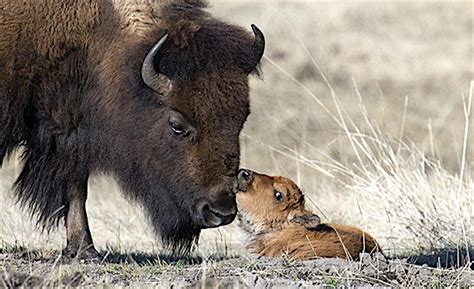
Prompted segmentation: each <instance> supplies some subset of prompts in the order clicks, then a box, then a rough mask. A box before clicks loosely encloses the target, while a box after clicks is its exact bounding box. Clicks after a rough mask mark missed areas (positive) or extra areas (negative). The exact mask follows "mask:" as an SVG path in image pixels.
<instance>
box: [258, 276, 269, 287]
mask: <svg viewBox="0 0 474 289" xmlns="http://www.w3.org/2000/svg"><path fill="white" fill-rule="evenodd" d="M265 288H268V282H267V280H265V279H262V278H259V279H258V280H257V284H255V289H265Z"/></svg>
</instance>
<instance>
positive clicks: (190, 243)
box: [159, 223, 201, 258]
mask: <svg viewBox="0 0 474 289" xmlns="http://www.w3.org/2000/svg"><path fill="white" fill-rule="evenodd" d="M159 230H160V232H159V234H160V236H161V240H162V243H163V246H164V248H165V249H166V250H167V252H168V253H169V254H170V255H171V256H172V257H175V258H178V257H185V256H188V255H189V254H190V253H191V252H192V250H193V249H194V248H195V247H196V246H197V244H198V240H199V234H200V233H201V230H200V229H199V228H197V227H195V226H193V225H192V224H191V223H188V224H177V225H176V226H174V230H172V231H170V230H166V229H164V228H161V229H159Z"/></svg>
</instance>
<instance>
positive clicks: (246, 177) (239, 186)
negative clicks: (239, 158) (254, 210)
mask: <svg viewBox="0 0 474 289" xmlns="http://www.w3.org/2000/svg"><path fill="white" fill-rule="evenodd" d="M252 181H253V173H252V171H250V170H246V169H240V170H239V172H238V173H237V181H236V186H235V191H236V192H245V191H247V188H248V186H249V185H250V183H252Z"/></svg>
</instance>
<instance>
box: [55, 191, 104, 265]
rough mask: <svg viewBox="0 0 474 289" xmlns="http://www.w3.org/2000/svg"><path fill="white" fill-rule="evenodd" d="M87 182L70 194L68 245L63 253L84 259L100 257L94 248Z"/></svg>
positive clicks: (67, 230)
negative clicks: (87, 208) (88, 212)
mask: <svg viewBox="0 0 474 289" xmlns="http://www.w3.org/2000/svg"><path fill="white" fill-rule="evenodd" d="M86 200H87V182H85V183H84V184H82V186H80V187H79V188H78V189H77V190H74V191H72V192H70V193H69V194H68V203H69V206H68V209H67V213H66V234H67V246H66V249H65V250H64V253H63V255H64V256H65V257H68V258H78V259H82V260H92V259H98V258H99V257H100V255H99V253H98V252H97V251H96V249H95V248H94V244H93V242H92V236H91V232H90V229H89V222H88V220H87V212H86Z"/></svg>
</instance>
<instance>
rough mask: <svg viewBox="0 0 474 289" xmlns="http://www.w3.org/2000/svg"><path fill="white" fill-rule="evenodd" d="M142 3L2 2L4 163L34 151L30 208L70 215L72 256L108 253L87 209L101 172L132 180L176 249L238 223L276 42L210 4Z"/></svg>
mask: <svg viewBox="0 0 474 289" xmlns="http://www.w3.org/2000/svg"><path fill="white" fill-rule="evenodd" d="M139 2H141V1H137V2H133V1H132V2H131V3H132V4H126V3H129V2H127V1H111V0H85V1H74V0H70V1H63V0H46V1H43V2H42V3H41V4H39V3H37V2H36V1H31V2H28V1H26V2H23V1H16V0H0V6H1V7H2V9H0V166H1V164H2V163H3V161H4V159H6V158H8V156H9V155H10V154H11V153H12V152H13V151H14V150H15V149H16V148H18V147H22V148H23V151H24V152H23V155H22V160H23V168H22V171H21V173H20V175H19V177H18V179H17V181H16V182H15V193H16V197H17V200H18V202H19V203H20V204H21V205H22V206H23V207H25V208H27V209H29V212H31V216H32V217H36V218H37V221H38V225H39V226H40V227H41V228H43V229H44V230H47V231H49V230H51V229H53V228H55V227H56V226H57V225H58V224H59V223H60V222H61V221H62V220H63V219H64V220H65V223H66V231H67V247H66V253H67V254H70V255H72V256H73V255H77V254H79V255H80V257H86V258H87V257H94V256H96V254H97V252H96V251H95V249H94V246H93V242H92V236H91V234H90V231H89V225H88V220H87V214H86V210H85V203H86V199H87V182H88V178H89V176H90V175H91V174H92V173H94V172H105V173H107V174H110V175H112V176H114V177H115V178H116V179H117V180H118V181H119V183H120V184H121V186H122V188H123V191H124V193H125V195H126V197H127V198H128V199H131V200H133V201H136V202H137V203H139V204H141V205H142V206H143V207H144V208H145V210H146V211H147V212H148V216H149V218H150V221H151V223H152V225H153V227H154V229H155V230H156V232H157V233H158V234H159V235H160V237H161V238H162V240H163V242H164V244H165V245H168V246H169V247H170V248H171V249H172V252H174V253H175V254H184V253H187V252H189V250H190V248H191V247H192V245H193V243H194V242H195V241H196V240H197V239H198V237H199V233H200V230H201V229H202V228H206V227H214V226H220V225H224V224H227V223H229V222H231V221H232V220H233V218H234V217H235V196H233V195H232V187H233V184H234V179H235V175H236V173H237V169H238V165H239V141H238V139H239V133H240V131H241V129H242V127H243V124H244V122H245V120H246V118H247V116H248V114H249V112H250V110H249V99H248V95H249V88H248V75H249V74H251V73H255V72H257V68H258V63H259V61H260V59H261V57H262V55H263V48H264V40H263V35H262V33H261V32H260V31H259V30H258V29H257V28H256V27H252V28H253V31H254V35H252V34H251V33H249V32H247V31H245V30H244V29H242V28H240V27H236V26H233V25H229V24H226V23H224V22H222V21H220V20H217V19H215V18H213V17H212V16H211V15H210V14H208V13H207V12H205V11H204V10H203V8H205V7H206V4H205V3H204V2H203V1H198V0H175V1H164V2H166V3H165V4H163V3H161V4H138V3H139ZM157 2H159V1H157ZM114 5H118V6H115V7H114ZM134 5H136V6H137V5H138V6H137V7H135V6H134ZM137 14H138V15H137ZM130 15H132V16H130ZM164 35H167V39H166V38H163V37H164ZM160 39H162V40H163V42H162V43H161V45H159V47H158V49H157V50H156V51H155V52H156V53H154V54H150V55H151V57H146V56H147V53H148V52H149V51H150V49H151V48H152V47H154V46H155V44H156V43H157V42H158V41H159V40H160ZM144 59H149V60H150V61H149V62H148V66H147V65H145V64H146V63H145V64H144ZM145 68H146V69H145ZM176 119H178V120H179V121H180V122H181V123H180V125H182V126H183V127H184V128H186V131H185V133H183V134H182V135H181V134H177V133H176V131H173V130H172V129H171V128H170V123H171V120H173V121H175V120H176Z"/></svg>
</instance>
